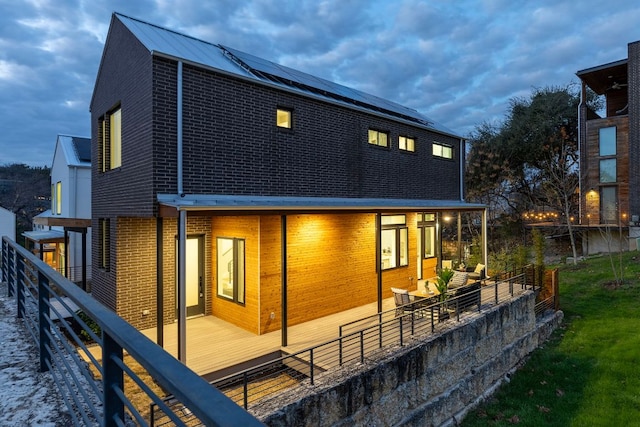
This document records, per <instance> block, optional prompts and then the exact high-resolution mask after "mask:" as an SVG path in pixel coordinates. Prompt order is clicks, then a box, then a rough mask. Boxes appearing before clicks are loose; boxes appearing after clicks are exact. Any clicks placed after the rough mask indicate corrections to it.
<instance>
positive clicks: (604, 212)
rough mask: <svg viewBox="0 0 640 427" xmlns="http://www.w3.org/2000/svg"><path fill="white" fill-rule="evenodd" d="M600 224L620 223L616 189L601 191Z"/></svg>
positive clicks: (604, 188)
mask: <svg viewBox="0 0 640 427" xmlns="http://www.w3.org/2000/svg"><path fill="white" fill-rule="evenodd" d="M600 223H601V224H617V223H618V198H617V194H616V187H602V188H601V189H600Z"/></svg>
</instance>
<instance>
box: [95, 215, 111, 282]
mask: <svg viewBox="0 0 640 427" xmlns="http://www.w3.org/2000/svg"><path fill="white" fill-rule="evenodd" d="M110 225H111V223H110V220H109V219H108V218H100V219H98V266H99V267H100V268H101V269H103V270H105V271H109V260H110V257H109V241H110V239H109V232H110V228H111V227H110Z"/></svg>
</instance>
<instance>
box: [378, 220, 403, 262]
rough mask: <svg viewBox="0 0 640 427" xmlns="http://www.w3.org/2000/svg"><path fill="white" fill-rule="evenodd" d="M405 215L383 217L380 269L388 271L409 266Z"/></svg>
mask: <svg viewBox="0 0 640 427" xmlns="http://www.w3.org/2000/svg"><path fill="white" fill-rule="evenodd" d="M406 224H407V218H406V216H405V215H384V216H383V217H382V233H381V238H380V252H381V255H382V260H381V261H382V266H381V267H382V269H383V270H388V269H391V268H396V267H404V266H407V265H409V238H408V237H409V236H408V228H407V226H406Z"/></svg>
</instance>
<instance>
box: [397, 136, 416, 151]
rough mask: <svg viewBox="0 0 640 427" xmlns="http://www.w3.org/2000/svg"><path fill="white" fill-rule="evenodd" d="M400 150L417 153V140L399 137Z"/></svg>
mask: <svg viewBox="0 0 640 427" xmlns="http://www.w3.org/2000/svg"><path fill="white" fill-rule="evenodd" d="M398 148H399V149H401V150H404V151H416V140H415V139H413V138H409V137H408V136H400V137H398Z"/></svg>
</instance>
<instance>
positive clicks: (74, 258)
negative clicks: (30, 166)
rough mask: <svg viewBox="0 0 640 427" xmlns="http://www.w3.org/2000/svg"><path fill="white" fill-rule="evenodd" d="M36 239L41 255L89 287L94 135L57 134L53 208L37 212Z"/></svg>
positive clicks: (29, 236)
mask: <svg viewBox="0 0 640 427" xmlns="http://www.w3.org/2000/svg"><path fill="white" fill-rule="evenodd" d="M33 222H34V228H33V231H28V232H25V233H23V234H24V236H25V237H26V238H27V239H29V240H31V241H33V242H34V249H35V250H36V251H37V252H39V253H40V257H41V259H43V260H44V261H45V262H47V263H48V264H49V265H51V266H52V267H53V268H55V269H57V270H58V271H59V272H60V273H61V274H62V275H64V276H65V277H68V278H69V279H70V280H72V281H74V282H77V283H80V284H81V285H82V287H83V289H85V290H88V288H87V286H88V285H87V282H88V280H89V279H90V278H91V266H90V259H91V236H90V230H89V229H90V227H91V139H89V138H80V137H76V136H67V135H58V137H57V139H56V147H55V151H54V155H53V162H52V165H51V209H50V210H47V211H46V212H43V213H42V214H40V215H38V216H36V217H35V218H34V220H33Z"/></svg>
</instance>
